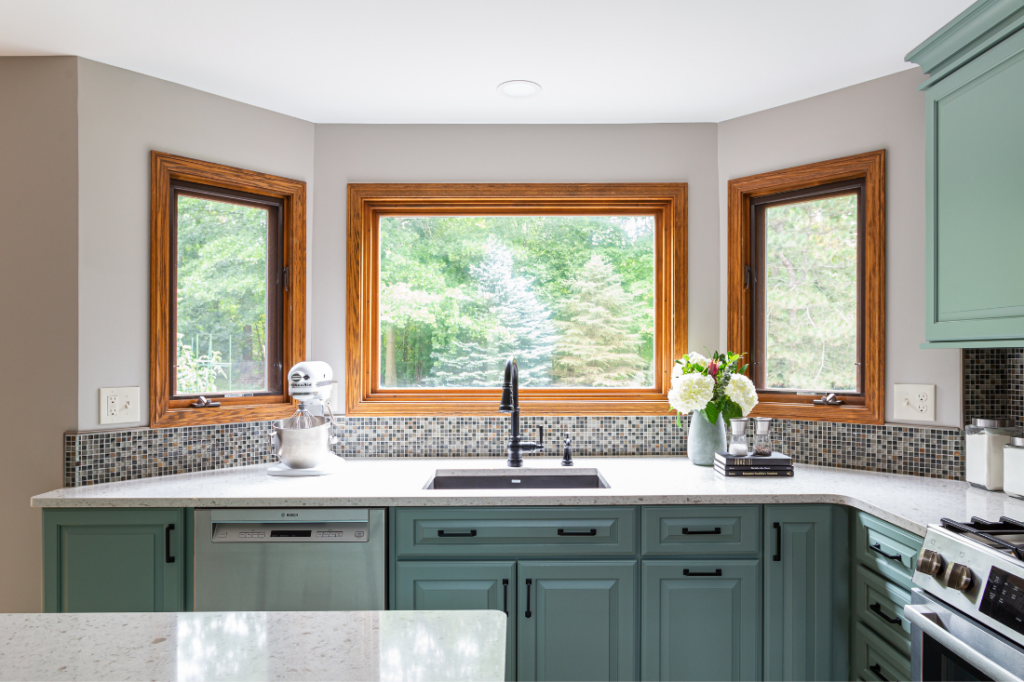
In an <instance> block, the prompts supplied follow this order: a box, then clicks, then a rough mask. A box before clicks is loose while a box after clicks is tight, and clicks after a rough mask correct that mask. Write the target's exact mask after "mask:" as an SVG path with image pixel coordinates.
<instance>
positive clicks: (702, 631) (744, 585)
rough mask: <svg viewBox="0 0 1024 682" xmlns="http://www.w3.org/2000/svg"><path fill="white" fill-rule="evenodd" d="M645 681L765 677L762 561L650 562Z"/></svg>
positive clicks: (645, 572)
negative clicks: (762, 624)
mask: <svg viewBox="0 0 1024 682" xmlns="http://www.w3.org/2000/svg"><path fill="white" fill-rule="evenodd" d="M641 586H642V587H641V592H642V596H641V609H642V611H641V614H642V615H641V632H642V637H641V643H640V679H642V680H758V679H761V562H760V561H759V560H757V559H729V560H725V561H721V560H717V561H716V560H700V561H696V560H691V561H644V562H643V567H642V569H641Z"/></svg>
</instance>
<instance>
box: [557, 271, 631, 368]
mask: <svg viewBox="0 0 1024 682" xmlns="http://www.w3.org/2000/svg"><path fill="white" fill-rule="evenodd" d="M633 314H634V305H633V299H632V297H630V295H629V294H627V293H626V291H625V290H624V289H623V288H622V280H621V278H620V277H619V276H618V275H617V274H616V273H615V270H614V269H613V268H612V266H611V265H610V264H609V263H608V262H607V261H605V260H604V258H602V257H601V256H599V255H594V256H591V258H590V260H589V261H587V264H586V265H584V266H583V270H582V271H581V272H580V274H579V275H578V276H577V277H576V279H575V280H573V281H572V282H571V284H570V285H569V297H568V298H567V299H566V301H565V303H563V304H562V306H561V307H560V309H559V317H560V318H562V320H561V321H558V320H556V321H555V324H556V325H557V326H558V330H559V332H560V333H559V337H558V344H557V346H556V348H555V357H554V361H553V366H552V374H553V375H554V379H555V384H557V385H560V386H633V385H637V383H639V382H640V381H641V377H642V375H643V371H644V369H645V367H646V365H647V363H646V362H644V359H643V358H641V357H640V355H639V353H638V350H639V346H640V336H639V335H638V334H635V333H633V332H632V331H631V327H633V324H632V317H633Z"/></svg>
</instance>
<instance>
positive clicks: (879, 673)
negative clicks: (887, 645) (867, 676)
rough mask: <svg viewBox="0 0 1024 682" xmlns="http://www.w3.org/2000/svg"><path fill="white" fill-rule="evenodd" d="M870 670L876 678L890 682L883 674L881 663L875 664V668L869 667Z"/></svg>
mask: <svg viewBox="0 0 1024 682" xmlns="http://www.w3.org/2000/svg"><path fill="white" fill-rule="evenodd" d="M868 670H870V671H871V672H873V673H874V674H875V677H877V678H878V679H880V680H882V682H889V678H888V677H886V676H885V675H883V674H882V664H881V663H875V664H874V665H873V666H871V667H869V668H868Z"/></svg>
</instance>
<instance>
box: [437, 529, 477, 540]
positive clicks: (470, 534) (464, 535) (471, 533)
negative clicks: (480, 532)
mask: <svg viewBox="0 0 1024 682" xmlns="http://www.w3.org/2000/svg"><path fill="white" fill-rule="evenodd" d="M437 537H439V538H475V537H476V531H475V530H470V531H467V532H465V533H461V532H460V533H453V532H451V531H448V532H445V531H443V530H439V531H437Z"/></svg>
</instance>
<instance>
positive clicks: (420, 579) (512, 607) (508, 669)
mask: <svg viewBox="0 0 1024 682" xmlns="http://www.w3.org/2000/svg"><path fill="white" fill-rule="evenodd" d="M395 572H396V576H395V591H396V594H395V606H396V608H398V609H408V610H416V611H426V610H434V611H454V610H459V611H476V610H486V609H492V610H498V611H505V612H506V613H508V614H511V615H512V617H511V618H509V621H508V628H507V633H508V635H507V636H508V646H507V648H506V650H505V679H506V680H515V679H516V627H515V626H516V618H515V613H516V564H515V562H514V561H459V562H451V561H438V562H434V561H430V562H428V561H399V562H398V564H397V568H396V571H395Z"/></svg>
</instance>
